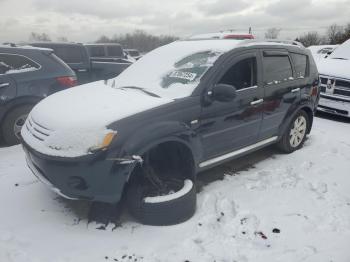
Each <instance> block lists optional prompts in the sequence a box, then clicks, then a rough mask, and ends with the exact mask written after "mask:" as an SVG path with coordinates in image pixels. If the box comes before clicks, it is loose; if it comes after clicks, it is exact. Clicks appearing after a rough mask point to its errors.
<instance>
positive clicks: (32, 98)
mask: <svg viewBox="0 0 350 262" xmlns="http://www.w3.org/2000/svg"><path fill="white" fill-rule="evenodd" d="M74 85H76V77H75V74H74V72H73V71H72V70H71V69H70V68H69V67H68V66H67V65H66V64H65V63H64V62H63V61H62V60H61V59H59V58H58V57H57V56H55V55H54V54H53V52H52V51H51V50H46V49H40V48H33V47H16V46H6V45H2V46H0V131H1V132H0V133H1V135H2V137H3V138H4V140H5V142H6V143H7V144H8V145H13V144H17V143H19V136H20V131H21V128H22V126H23V124H24V122H25V119H26V117H27V115H28V114H29V112H30V110H31V109H32V107H33V106H34V105H35V104H36V103H37V102H39V101H40V100H41V99H43V98H45V97H47V96H48V95H50V94H53V93H55V92H57V91H61V90H64V89H66V88H67V87H71V86H74Z"/></svg>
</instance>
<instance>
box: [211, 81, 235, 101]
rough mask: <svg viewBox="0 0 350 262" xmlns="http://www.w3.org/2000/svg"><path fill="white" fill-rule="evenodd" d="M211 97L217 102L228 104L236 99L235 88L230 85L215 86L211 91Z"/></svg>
mask: <svg viewBox="0 0 350 262" xmlns="http://www.w3.org/2000/svg"><path fill="white" fill-rule="evenodd" d="M212 97H213V99H214V100H216V101H219V102H230V101H232V100H233V99H235V97H236V88H235V87H234V86H232V85H226V84H217V85H215V86H214V88H213V90H212Z"/></svg>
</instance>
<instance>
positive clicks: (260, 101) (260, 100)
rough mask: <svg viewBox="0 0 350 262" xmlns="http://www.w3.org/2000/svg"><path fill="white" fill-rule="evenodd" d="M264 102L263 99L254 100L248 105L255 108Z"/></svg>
mask: <svg viewBox="0 0 350 262" xmlns="http://www.w3.org/2000/svg"><path fill="white" fill-rule="evenodd" d="M262 102H264V99H259V100H254V101H253V102H250V105H252V106H256V105H259V104H261V103H262Z"/></svg>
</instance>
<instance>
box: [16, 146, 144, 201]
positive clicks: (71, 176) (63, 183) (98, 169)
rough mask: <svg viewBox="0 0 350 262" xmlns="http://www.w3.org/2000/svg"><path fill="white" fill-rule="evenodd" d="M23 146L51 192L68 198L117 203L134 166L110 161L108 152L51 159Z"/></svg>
mask: <svg viewBox="0 0 350 262" xmlns="http://www.w3.org/2000/svg"><path fill="white" fill-rule="evenodd" d="M22 144H23V149H24V151H25V154H26V160H27V164H28V167H29V169H30V170H31V171H32V173H33V174H34V175H35V176H36V177H37V178H38V179H39V180H40V181H42V182H43V183H44V184H45V185H47V186H48V187H49V188H50V189H51V190H53V191H54V192H56V193H58V194H59V195H61V196H63V197H65V198H68V199H82V200H89V201H99V202H106V203H117V202H118V201H119V200H120V198H121V196H122V193H123V189H124V185H125V183H126V182H127V180H128V178H129V176H130V174H131V172H132V170H133V169H134V167H135V165H136V164H137V163H138V162H139V160H137V159H133V158H132V157H130V158H127V159H111V160H109V159H107V158H108V157H107V152H102V153H101V154H91V155H87V156H83V157H79V158H74V159H71V158H66V159H65V158H62V157H51V156H46V155H43V154H41V153H39V152H36V151H35V150H34V149H32V148H30V147H29V146H28V145H26V144H25V142H23V143H22Z"/></svg>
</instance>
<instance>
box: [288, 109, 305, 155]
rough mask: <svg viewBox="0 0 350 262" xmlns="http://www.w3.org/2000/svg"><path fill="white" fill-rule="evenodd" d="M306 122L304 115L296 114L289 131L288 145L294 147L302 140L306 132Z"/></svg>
mask: <svg viewBox="0 0 350 262" xmlns="http://www.w3.org/2000/svg"><path fill="white" fill-rule="evenodd" d="M306 128H307V122H306V118H305V117H304V116H298V117H297V119H295V121H294V125H293V128H292V129H291V130H290V133H289V142H290V145H291V146H292V147H293V148H295V147H298V146H299V145H300V144H301V142H302V141H303V139H304V137H305V134H306Z"/></svg>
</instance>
